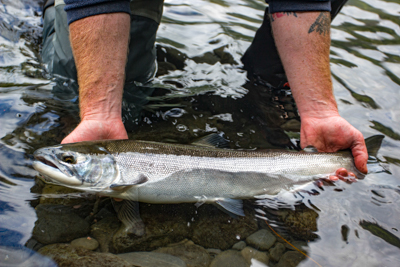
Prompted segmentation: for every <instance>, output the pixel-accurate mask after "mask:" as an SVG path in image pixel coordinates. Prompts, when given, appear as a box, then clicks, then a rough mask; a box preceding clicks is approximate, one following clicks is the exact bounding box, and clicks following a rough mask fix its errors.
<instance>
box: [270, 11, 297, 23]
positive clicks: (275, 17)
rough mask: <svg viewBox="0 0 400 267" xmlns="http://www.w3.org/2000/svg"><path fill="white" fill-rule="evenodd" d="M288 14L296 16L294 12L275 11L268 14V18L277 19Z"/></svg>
mask: <svg viewBox="0 0 400 267" xmlns="http://www.w3.org/2000/svg"><path fill="white" fill-rule="evenodd" d="M290 15H293V16H295V17H296V18H297V14H296V12H276V13H272V14H269V18H270V19H271V21H275V20H276V19H279V18H281V17H283V16H290Z"/></svg>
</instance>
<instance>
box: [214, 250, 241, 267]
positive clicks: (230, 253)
mask: <svg viewBox="0 0 400 267" xmlns="http://www.w3.org/2000/svg"><path fill="white" fill-rule="evenodd" d="M248 266H249V265H248V264H247V262H246V260H245V258H243V256H242V254H241V253H240V252H239V251H237V250H227V251H224V252H222V253H221V254H219V255H218V256H217V257H215V259H214V260H213V261H212V262H211V264H210V267H248Z"/></svg>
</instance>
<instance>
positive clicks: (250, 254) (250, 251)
mask: <svg viewBox="0 0 400 267" xmlns="http://www.w3.org/2000/svg"><path fill="white" fill-rule="evenodd" d="M240 253H241V254H242V256H243V258H245V259H246V261H247V263H248V264H249V265H251V260H252V259H255V260H257V261H259V262H261V263H264V264H265V265H267V266H268V263H269V256H268V254H267V252H261V251H258V250H257V249H255V248H252V247H245V248H244V249H242V251H241V252H240Z"/></svg>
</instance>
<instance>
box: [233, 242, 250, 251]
mask: <svg viewBox="0 0 400 267" xmlns="http://www.w3.org/2000/svg"><path fill="white" fill-rule="evenodd" d="M246 246H247V244H246V242H244V241H239V242H237V243H236V244H235V245H233V246H232V249H235V250H242V249H244V248H245V247H246Z"/></svg>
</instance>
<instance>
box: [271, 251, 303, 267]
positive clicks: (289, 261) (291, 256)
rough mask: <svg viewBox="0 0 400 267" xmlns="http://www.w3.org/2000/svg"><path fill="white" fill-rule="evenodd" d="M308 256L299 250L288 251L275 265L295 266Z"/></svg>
mask: <svg viewBox="0 0 400 267" xmlns="http://www.w3.org/2000/svg"><path fill="white" fill-rule="evenodd" d="M305 258H306V256H304V255H303V254H301V253H300V252H297V251H288V252H286V253H285V254H283V256H282V258H281V259H280V260H279V262H278V264H277V265H275V267H295V266H298V265H299V263H300V262H302V261H303V260H304V259H305Z"/></svg>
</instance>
